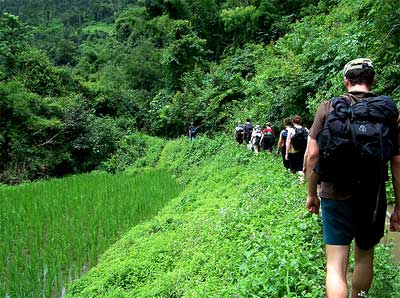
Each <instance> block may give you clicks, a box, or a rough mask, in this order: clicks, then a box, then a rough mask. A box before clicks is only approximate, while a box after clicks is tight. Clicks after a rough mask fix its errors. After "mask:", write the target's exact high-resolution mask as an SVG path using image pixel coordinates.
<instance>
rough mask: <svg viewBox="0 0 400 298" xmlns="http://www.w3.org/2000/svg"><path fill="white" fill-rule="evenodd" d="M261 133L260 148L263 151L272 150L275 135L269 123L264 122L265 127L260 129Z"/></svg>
mask: <svg viewBox="0 0 400 298" xmlns="http://www.w3.org/2000/svg"><path fill="white" fill-rule="evenodd" d="M261 133H262V135H261V148H262V150H264V151H269V152H272V147H273V146H274V142H275V136H274V131H273V129H272V128H271V123H269V122H267V123H265V128H264V129H263V130H262V132H261Z"/></svg>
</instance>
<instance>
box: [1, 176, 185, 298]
mask: <svg viewBox="0 0 400 298" xmlns="http://www.w3.org/2000/svg"><path fill="white" fill-rule="evenodd" d="M180 191H181V187H180V186H179V185H178V184H177V183H176V181H175V180H174V179H173V178H172V177H171V176H170V175H169V174H168V173H167V172H166V171H163V170H148V171H145V172H143V173H141V174H137V175H135V176H132V175H109V174H105V173H103V174H90V175H89V174H88V175H77V176H71V177H67V178H64V179H53V180H49V181H43V182H36V183H29V184H25V185H19V186H13V187H8V186H7V187H5V186H3V187H0V198H1V203H0V232H1V237H0V297H1V298H4V297H10V298H14V297H24V298H26V297H34V298H37V297H60V294H61V293H62V292H63V288H62V287H63V285H64V284H66V283H68V281H70V280H71V279H75V278H78V277H79V276H81V274H82V273H84V272H85V271H86V270H87V268H89V267H91V266H93V265H95V264H96V263H97V260H98V257H99V255H101V254H102V253H103V252H104V251H105V250H106V249H107V248H108V247H109V246H110V245H111V244H112V243H114V242H115V241H116V240H117V239H118V238H119V237H120V236H121V234H124V233H125V232H126V231H127V230H129V228H131V227H132V226H134V225H135V224H137V223H139V222H141V221H143V220H147V219H149V218H150V217H152V216H153V215H154V214H156V213H157V211H158V210H160V208H161V207H162V206H163V205H164V204H165V203H166V202H167V201H168V200H170V199H171V198H173V197H176V196H177V195H178V194H179V192H180Z"/></svg>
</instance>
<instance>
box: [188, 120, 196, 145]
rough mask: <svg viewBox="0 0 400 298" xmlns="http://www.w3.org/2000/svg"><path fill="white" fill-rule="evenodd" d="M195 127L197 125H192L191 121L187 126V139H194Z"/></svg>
mask: <svg viewBox="0 0 400 298" xmlns="http://www.w3.org/2000/svg"><path fill="white" fill-rule="evenodd" d="M196 129H197V127H196V126H194V123H193V122H191V123H190V126H189V140H190V141H194V138H195V137H196Z"/></svg>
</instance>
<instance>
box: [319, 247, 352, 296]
mask: <svg viewBox="0 0 400 298" xmlns="http://www.w3.org/2000/svg"><path fill="white" fill-rule="evenodd" d="M325 250H326V259H327V265H326V295H327V298H348V297H349V291H348V289H347V282H346V272H347V265H348V263H349V250H350V246H349V245H328V244H327V245H325Z"/></svg>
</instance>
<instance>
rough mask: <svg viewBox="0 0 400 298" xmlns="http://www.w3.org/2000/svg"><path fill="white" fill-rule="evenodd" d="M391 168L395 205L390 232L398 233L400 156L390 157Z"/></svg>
mask: <svg viewBox="0 0 400 298" xmlns="http://www.w3.org/2000/svg"><path fill="white" fill-rule="evenodd" d="M391 168H392V184H393V189H394V195H395V203H394V210H393V213H392V215H391V216H390V230H391V231H399V232H400V155H396V156H393V157H392V160H391Z"/></svg>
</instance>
